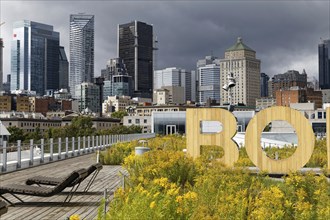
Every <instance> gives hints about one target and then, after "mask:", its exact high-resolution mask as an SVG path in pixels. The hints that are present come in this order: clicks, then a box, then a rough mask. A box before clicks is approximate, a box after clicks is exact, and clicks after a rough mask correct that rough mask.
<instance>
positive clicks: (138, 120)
mask: <svg viewBox="0 0 330 220" xmlns="http://www.w3.org/2000/svg"><path fill="white" fill-rule="evenodd" d="M143 123H144V124H147V123H148V120H147V119H143ZM128 124H132V119H128ZM135 124H140V119H138V118H137V119H135Z"/></svg>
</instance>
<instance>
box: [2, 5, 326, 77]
mask: <svg viewBox="0 0 330 220" xmlns="http://www.w3.org/2000/svg"><path fill="white" fill-rule="evenodd" d="M329 7H330V3H329V2H328V1H313V2H307V1H285V2H283V1H280V2H275V1H244V2H242V1H232V2H228V1H219V2H213V1H206V2H202V1H192V2H189V3H188V2H186V1H183V2H171V1H161V2H143V1H137V2H127V1H124V2H116V1H115V2H114V1H96V2H94V1H93V2H88V1H79V4H78V1H61V2H60V3H58V2H54V1H47V2H43V1H29V2H25V1H20V2H19V1H13V2H12V1H11V2H9V1H2V2H1V3H0V10H1V13H0V14H1V17H0V20H1V22H2V21H4V22H6V24H4V25H2V26H1V37H2V38H4V46H5V48H4V79H6V75H7V74H8V73H10V47H11V45H10V42H11V40H12V25H13V22H14V21H17V20H21V19H27V20H33V21H36V22H41V23H47V24H50V25H53V26H54V30H55V31H58V32H60V33H61V45H63V46H64V47H65V49H66V51H67V52H68V51H69V25H70V24H69V15H70V14H74V13H78V12H86V14H94V15H95V69H94V73H95V76H99V75H100V73H101V69H102V68H103V66H104V63H105V62H106V61H107V60H108V59H109V58H112V57H116V54H117V43H118V42H117V33H116V32H117V25H118V24H122V23H127V22H130V21H133V20H139V21H142V22H146V23H148V24H153V28H154V34H155V36H157V37H158V41H159V43H158V48H159V51H158V52H157V53H158V55H157V57H156V62H155V63H156V68H155V69H163V68H166V67H171V66H176V67H178V68H185V69H187V70H194V69H195V67H196V66H195V65H196V61H197V60H199V59H201V58H203V57H205V56H207V55H211V54H213V55H214V56H217V57H219V58H223V54H224V51H225V50H226V48H228V47H229V46H231V45H232V44H233V43H235V41H236V39H237V37H239V36H241V37H242V38H243V39H244V40H245V42H246V43H247V44H248V45H249V46H251V47H252V48H254V49H255V51H256V52H257V56H258V58H259V59H260V60H261V72H265V73H266V74H268V75H269V76H273V75H275V74H278V73H283V72H286V71H287V70H289V69H295V70H298V71H302V69H306V72H307V74H308V75H309V76H310V77H312V76H314V77H316V78H318V44H319V43H320V42H321V40H320V38H323V39H328V38H330V34H329V31H330V30H329V23H330V21H329V20H330V19H329V14H330V13H329V10H330V9H329ZM49 10H50V11H53V12H56V16H49ZM122 11H125V14H123V13H121V12H122ZM35 12H38V13H35ZM316 12H317V13H316ZM311 14H312V15H313V16H307V15H311ZM4 81H6V80H4Z"/></svg>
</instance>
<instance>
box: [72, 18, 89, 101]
mask: <svg viewBox="0 0 330 220" xmlns="http://www.w3.org/2000/svg"><path fill="white" fill-rule="evenodd" d="M93 78H94V15H85V14H77V15H70V76H69V87H70V92H71V93H72V95H73V96H74V91H75V86H76V85H79V84H81V83H82V82H92V81H93Z"/></svg>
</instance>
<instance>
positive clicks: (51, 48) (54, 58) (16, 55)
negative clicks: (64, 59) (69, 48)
mask: <svg viewBox="0 0 330 220" xmlns="http://www.w3.org/2000/svg"><path fill="white" fill-rule="evenodd" d="M59 42H60V34H59V33H58V32H55V31H53V26H51V25H46V24H41V23H37V22H33V21H27V20H23V21H18V22H15V23H14V28H13V40H12V45H11V84H10V90H16V89H19V90H29V91H35V92H36V93H37V94H38V95H43V94H45V91H46V90H57V89H58V87H59V76H58V71H59V59H58V57H59Z"/></svg>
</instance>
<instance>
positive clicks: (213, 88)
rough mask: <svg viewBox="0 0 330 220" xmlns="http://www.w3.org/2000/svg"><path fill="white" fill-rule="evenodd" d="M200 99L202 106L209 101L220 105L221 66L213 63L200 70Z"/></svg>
mask: <svg viewBox="0 0 330 220" xmlns="http://www.w3.org/2000/svg"><path fill="white" fill-rule="evenodd" d="M198 74H199V76H198V78H199V81H198V88H199V89H198V93H199V95H198V97H199V103H200V104H206V103H207V101H208V99H211V100H212V102H214V101H215V102H216V103H218V104H219V103H220V66H219V65H217V64H215V63H213V64H207V65H205V66H201V67H199V68H198Z"/></svg>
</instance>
